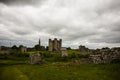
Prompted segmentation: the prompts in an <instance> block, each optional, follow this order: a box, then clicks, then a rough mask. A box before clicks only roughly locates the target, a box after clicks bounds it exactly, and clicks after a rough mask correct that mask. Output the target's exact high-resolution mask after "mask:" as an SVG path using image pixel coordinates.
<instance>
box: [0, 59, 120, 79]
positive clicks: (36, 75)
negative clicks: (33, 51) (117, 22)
mask: <svg viewBox="0 0 120 80" xmlns="http://www.w3.org/2000/svg"><path fill="white" fill-rule="evenodd" d="M62 63H63V62H61V64H62ZM63 64H65V63H63ZM119 75H120V64H82V65H79V66H75V65H73V66H55V65H53V63H47V64H43V65H30V64H29V63H28V62H27V61H23V60H21V61H15V60H0V80H120V76H119Z"/></svg>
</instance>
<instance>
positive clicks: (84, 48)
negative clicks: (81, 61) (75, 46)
mask: <svg viewBox="0 0 120 80" xmlns="http://www.w3.org/2000/svg"><path fill="white" fill-rule="evenodd" d="M79 51H80V52H81V54H87V53H88V52H89V49H88V48H86V47H85V46H82V45H80V46H79Z"/></svg>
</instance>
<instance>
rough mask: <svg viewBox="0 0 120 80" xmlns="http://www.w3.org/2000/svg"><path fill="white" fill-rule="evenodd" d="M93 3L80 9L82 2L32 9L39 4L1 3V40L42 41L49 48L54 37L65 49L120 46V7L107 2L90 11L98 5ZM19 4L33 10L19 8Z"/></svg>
mask: <svg viewBox="0 0 120 80" xmlns="http://www.w3.org/2000/svg"><path fill="white" fill-rule="evenodd" d="M71 1H73V0H71ZM83 1H85V0H83ZM92 1H93V2H92V3H87V1H85V2H84V4H85V3H86V5H79V3H81V0H76V3H77V2H78V4H74V3H67V2H69V0H66V1H64V4H62V2H61V4H60V5H59V6H58V5H56V3H58V1H57V0H48V2H47V3H46V4H43V5H42V6H41V7H35V8H33V5H31V4H35V5H36V2H38V1H37V0H36V1H35V0H34V2H32V0H29V1H28V0H21V1H20V0H1V1H0V2H1V3H4V4H0V17H1V18H0V40H20V41H21V40H31V41H33V43H34V44H36V42H37V40H38V39H39V37H41V39H42V41H43V42H42V43H43V44H45V45H47V41H48V39H49V38H51V36H52V38H53V37H57V38H62V39H63V46H72V47H75V46H76V47H78V46H79V45H80V44H83V45H87V46H90V47H92V46H94V47H102V46H108V47H109V46H110V47H111V46H113V45H115V46H120V45H119V44H120V37H119V34H120V23H119V21H120V17H119V15H120V14H119V8H118V7H119V1H118V3H117V1H116V2H110V1H113V0H107V1H108V2H106V4H107V5H102V4H100V5H96V6H95V7H91V5H94V4H96V3H94V1H95V2H97V1H96V0H92ZM73 2H74V1H73ZM66 3H67V5H65V4H66ZM97 3H98V2H97ZM111 3H113V4H111ZM6 4H7V5H14V7H11V6H6ZM16 4H20V5H28V4H30V6H29V7H26V6H20V7H18V6H17V5H16ZM37 4H38V5H40V4H41V3H37ZM98 4H99V3H98ZM62 5H64V6H62ZM68 5H69V6H68ZM98 7H100V9H99V8H98ZM94 8H95V9H94ZM96 10H98V12H97V11H96ZM111 11H113V12H111ZM99 13H101V15H99ZM34 41H36V42H34ZM23 42H25V41H23ZM14 43H16V42H14ZM0 44H2V43H1V42H0ZM16 44H18V43H16ZM23 44H25V43H23ZM30 44H31V42H30ZM26 45H29V44H28V43H27V44H26Z"/></svg>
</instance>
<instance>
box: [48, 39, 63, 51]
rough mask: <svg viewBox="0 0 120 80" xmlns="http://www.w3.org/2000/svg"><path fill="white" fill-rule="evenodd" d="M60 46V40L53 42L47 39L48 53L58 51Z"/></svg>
mask: <svg viewBox="0 0 120 80" xmlns="http://www.w3.org/2000/svg"><path fill="white" fill-rule="evenodd" d="M61 46H62V39H60V40H57V38H55V39H54V40H51V39H49V51H60V50H61Z"/></svg>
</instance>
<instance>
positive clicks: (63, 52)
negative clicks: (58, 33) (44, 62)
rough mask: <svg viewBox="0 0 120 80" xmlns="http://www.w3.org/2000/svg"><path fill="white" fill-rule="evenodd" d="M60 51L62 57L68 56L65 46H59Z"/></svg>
mask: <svg viewBox="0 0 120 80" xmlns="http://www.w3.org/2000/svg"><path fill="white" fill-rule="evenodd" d="M61 53H62V57H64V56H68V51H67V48H65V47H63V48H61Z"/></svg>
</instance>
